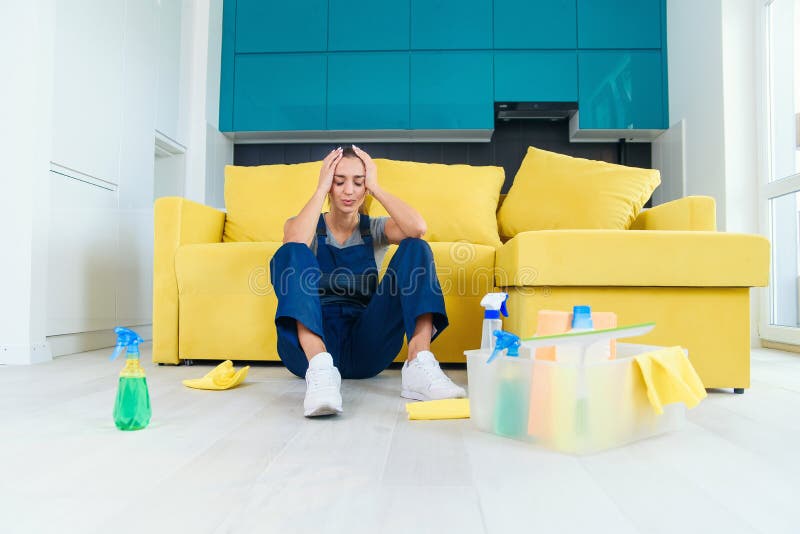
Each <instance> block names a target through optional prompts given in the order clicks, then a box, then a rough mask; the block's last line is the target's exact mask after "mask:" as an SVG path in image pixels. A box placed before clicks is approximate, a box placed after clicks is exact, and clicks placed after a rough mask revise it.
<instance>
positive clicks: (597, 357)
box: [556, 306, 611, 365]
mask: <svg viewBox="0 0 800 534" xmlns="http://www.w3.org/2000/svg"><path fill="white" fill-rule="evenodd" d="M592 330H594V324H593V323H592V308H591V306H573V308H572V328H571V329H570V330H569V333H577V332H591V331H592ZM584 350H585V353H583V352H584ZM582 353H583V354H582ZM610 358H611V346H610V344H609V342H608V341H600V342H597V343H593V344H591V345H589V346H588V347H583V346H581V345H580V344H578V343H565V344H563V345H561V346H559V347H558V348H557V349H556V360H557V361H559V362H565V363H572V364H576V365H584V364H587V363H596V362H599V361H603V360H608V359H610Z"/></svg>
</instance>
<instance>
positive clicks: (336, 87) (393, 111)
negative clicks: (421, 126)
mask: <svg viewBox="0 0 800 534" xmlns="http://www.w3.org/2000/svg"><path fill="white" fill-rule="evenodd" d="M408 69H409V56H408V52H373V53H347V54H345V53H340V54H331V55H330V56H329V57H328V124H327V127H328V129H329V130H406V129H408V124H409V104H408V92H409V72H408Z"/></svg>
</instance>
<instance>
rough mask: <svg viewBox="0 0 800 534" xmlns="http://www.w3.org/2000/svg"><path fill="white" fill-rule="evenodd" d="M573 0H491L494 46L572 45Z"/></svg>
mask: <svg viewBox="0 0 800 534" xmlns="http://www.w3.org/2000/svg"><path fill="white" fill-rule="evenodd" d="M575 2H576V0H494V32H493V33H494V48H495V49H502V48H517V49H534V48H536V49H542V48H545V49H546V48H564V49H570V48H572V49H575V48H576V47H577V46H578V44H577V43H578V37H577V30H576V25H575V17H576V12H575Z"/></svg>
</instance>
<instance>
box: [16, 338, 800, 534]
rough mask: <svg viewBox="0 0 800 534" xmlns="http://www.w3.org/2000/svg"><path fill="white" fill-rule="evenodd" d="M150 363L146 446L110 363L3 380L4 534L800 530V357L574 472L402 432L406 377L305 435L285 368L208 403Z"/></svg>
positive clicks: (493, 440)
mask: <svg viewBox="0 0 800 534" xmlns="http://www.w3.org/2000/svg"><path fill="white" fill-rule="evenodd" d="M143 353H144V357H143V361H144V362H147V363H146V364H145V366H146V370H147V373H148V382H149V385H150V394H151V397H152V405H153V420H152V423H151V425H150V426H149V427H148V428H147V429H145V430H143V431H139V432H120V431H118V430H117V429H116V428H115V427H114V425H113V422H112V418H111V411H112V408H113V403H114V395H115V391H116V382H117V378H116V377H117V374H118V372H119V370H120V369H121V367H122V363H121V362H120V361H117V362H113V363H111V362H109V361H108V358H107V355H108V351H105V350H104V351H95V352H87V353H82V354H77V355H72V356H65V357H60V358H57V359H56V360H54V361H53V362H49V363H46V364H40V365H34V366H28V367H2V366H0V421H2V426H0V532H3V533H8V534H10V533H14V534H16V533H23V532H33V533H45V532H57V533H59V534H63V533H70V532H80V533H85V532H86V533H88V532H100V533H110V532H114V533H121V532H132V533H133V532H135V533H138V534H142V533H146V532H158V533H161V532H164V533H176V534H177V533H184V532H185V533H202V532H210V533H211V532H220V533H222V532H243V533H245V532H265V533H266V532H275V533H294V532H342V533H347V534H351V533H375V532H379V533H381V534H390V533H395V532H396V533H402V534H417V533H429V532H430V533H434V532H436V533H442V534H448V533H451V532H452V533H458V534H467V533H483V532H491V533H513V532H528V533H573V532H575V533H603V532H609V533H614V534H624V533H632V532H641V533H647V534H652V533H661V532H663V533H681V534H688V533H694V532H698V533H700V532H702V533H710V532H725V533H726V534H732V533H739V532H763V533H766V534H779V533H798V532H800V511H799V510H800V504H798V495H800V482H798V481H800V460H799V459H798V458H800V455H798V453H797V448H798V445H799V444H800V416H798V414H800V356H798V355H790V354H789V353H785V352H780V351H774V350H754V351H753V355H752V361H753V387H752V389H750V390H748V391H747V392H746V393H745V394H744V395H733V394H732V393H730V392H722V391H716V392H711V393H710V395H709V398H708V399H706V400H705V401H704V402H703V403H702V404H701V405H700V406H699V407H698V408H696V409H695V410H693V411H691V412H690V413H689V423H688V424H687V425H686V427H685V428H684V429H683V430H682V431H680V432H677V433H673V434H670V435H666V436H662V437H658V438H653V439H650V440H645V441H642V442H639V443H636V444H633V445H629V446H627V447H622V448H619V449H616V450H612V451H609V452H605V453H601V454H597V455H593V456H588V457H581V458H578V457H573V456H567V455H562V454H557V453H554V452H549V451H546V450H543V449H539V448H536V447H534V446H531V445H526V444H523V443H518V442H515V441H512V440H507V439H503V438H500V437H497V436H494V435H490V434H484V433H481V432H478V431H475V430H473V428H472V427H471V426H470V421H469V420H458V421H408V420H407V419H406V414H405V410H404V400H403V399H401V398H400V397H399V386H400V372H399V370H397V369H390V370H388V371H386V372H384V373H382V374H381V375H380V376H378V377H377V378H374V379H370V380H366V381H345V382H344V384H343V388H342V389H343V397H344V409H345V413H344V414H343V415H342V416H339V417H336V418H324V419H314V420H309V419H305V418H303V417H302V401H303V393H304V389H305V382H304V381H302V380H300V379H297V378H294V377H293V376H291V375H290V374H289V373H288V372H287V371H286V370H285V369H283V368H282V367H278V366H259V367H254V368H252V369H251V371H250V375H249V377H248V380H247V382H246V383H245V384H244V385H243V386H241V387H239V388H237V389H235V390H230V391H222V392H208V391H197V390H191V389H188V388H185V387H184V386H183V385H181V379H184V378H191V377H199V376H202V375H203V374H205V373H206V372H207V371H208V370H210V369H211V367H210V366H208V365H196V366H193V367H187V366H181V367H156V366H153V365H152V364H150V363H149V347H148V346H144V347H143ZM448 372H449V374H450V375H451V376H452V377H453V378H454V379H455V380H456V381H457V382H459V383H461V384H463V383H465V381H466V372H465V371H464V370H463V369H459V370H449V371H448Z"/></svg>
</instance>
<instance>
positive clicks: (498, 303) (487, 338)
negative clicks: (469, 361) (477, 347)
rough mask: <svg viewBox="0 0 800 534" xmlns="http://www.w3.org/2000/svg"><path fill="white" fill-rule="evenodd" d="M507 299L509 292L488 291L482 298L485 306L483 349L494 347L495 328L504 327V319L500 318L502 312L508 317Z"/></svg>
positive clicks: (482, 335) (482, 334)
mask: <svg viewBox="0 0 800 534" xmlns="http://www.w3.org/2000/svg"><path fill="white" fill-rule="evenodd" d="M506 300H508V293H487V294H486V295H484V296H483V298H482V299H481V306H483V308H484V312H483V331H482V332H481V348H482V349H493V348H494V336H493V335H492V333H493V332H494V331H495V330H502V329H503V321H502V320H501V319H500V314H501V313H502V314H503V315H504V316H506V317H508V310H507V309H506Z"/></svg>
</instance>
